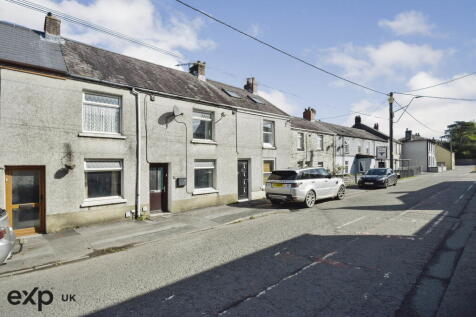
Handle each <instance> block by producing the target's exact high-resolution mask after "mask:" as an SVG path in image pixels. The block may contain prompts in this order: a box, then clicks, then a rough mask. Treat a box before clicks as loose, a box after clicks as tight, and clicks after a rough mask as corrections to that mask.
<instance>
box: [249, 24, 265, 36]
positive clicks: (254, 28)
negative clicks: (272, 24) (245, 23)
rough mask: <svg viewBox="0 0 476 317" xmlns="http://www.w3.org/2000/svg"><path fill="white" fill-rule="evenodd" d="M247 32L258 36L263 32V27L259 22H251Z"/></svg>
mask: <svg viewBox="0 0 476 317" xmlns="http://www.w3.org/2000/svg"><path fill="white" fill-rule="evenodd" d="M249 33H250V35H252V36H255V37H259V36H261V35H262V34H263V28H262V27H261V26H260V25H259V24H252V25H251V26H250V27H249Z"/></svg>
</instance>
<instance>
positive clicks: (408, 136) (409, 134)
mask: <svg viewBox="0 0 476 317" xmlns="http://www.w3.org/2000/svg"><path fill="white" fill-rule="evenodd" d="M411 140H412V130H408V128H407V130H406V131H405V141H411Z"/></svg>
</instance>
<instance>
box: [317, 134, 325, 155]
mask: <svg viewBox="0 0 476 317" xmlns="http://www.w3.org/2000/svg"><path fill="white" fill-rule="evenodd" d="M317 149H318V150H319V151H322V150H324V136H323V135H322V134H318V135H317Z"/></svg>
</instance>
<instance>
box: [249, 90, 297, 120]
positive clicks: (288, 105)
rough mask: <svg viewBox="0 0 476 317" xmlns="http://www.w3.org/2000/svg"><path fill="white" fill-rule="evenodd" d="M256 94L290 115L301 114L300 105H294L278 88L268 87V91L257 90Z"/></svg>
mask: <svg viewBox="0 0 476 317" xmlns="http://www.w3.org/2000/svg"><path fill="white" fill-rule="evenodd" d="M258 95H259V96H261V97H263V98H264V99H266V100H268V101H269V102H271V103H272V104H274V105H275V106H277V107H279V108H280V109H281V110H283V111H284V112H286V113H288V114H290V115H294V116H301V114H302V113H300V112H301V111H302V109H301V107H299V106H297V105H295V104H294V103H292V102H291V101H290V100H288V98H287V97H286V96H285V95H284V93H282V92H281V91H279V90H276V89H270V90H268V91H262V90H259V91H258Z"/></svg>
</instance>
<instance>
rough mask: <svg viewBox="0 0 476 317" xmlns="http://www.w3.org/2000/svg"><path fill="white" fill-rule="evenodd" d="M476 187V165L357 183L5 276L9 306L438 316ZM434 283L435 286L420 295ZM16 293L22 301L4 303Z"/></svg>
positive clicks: (2, 285) (55, 312)
mask: <svg viewBox="0 0 476 317" xmlns="http://www.w3.org/2000/svg"><path fill="white" fill-rule="evenodd" d="M475 192H476V173H471V170H470V169H469V168H458V169H457V170H456V171H452V172H446V173H441V174H426V175H423V176H419V177H414V178H410V179H406V180H402V181H400V182H399V183H398V185H397V186H395V187H390V188H387V189H376V190H353V191H349V194H348V196H347V197H346V198H345V199H344V200H342V201H336V200H327V201H323V202H320V203H318V204H317V205H316V206H315V207H314V208H311V209H300V208H289V206H285V207H283V208H282V209H280V210H278V211H277V212H276V213H274V214H271V215H268V216H263V217H257V218H254V219H249V220H246V221H241V222H238V223H234V224H227V225H223V226H220V227H217V228H213V229H211V230H205V231H200V232H194V233H191V234H177V235H176V236H173V237H170V238H166V239H164V240H163V241H157V242H153V243H149V244H145V245H142V246H138V247H135V248H132V249H128V250H125V251H122V252H117V253H112V254H107V255H103V256H98V257H95V258H92V259H88V260H85V261H81V262H77V263H72V264H67V265H63V266H58V267H54V268H49V269H45V270H39V271H35V272H32V273H27V274H22V275H17V276H11V277H4V278H1V279H0V312H3V313H2V315H3V316H6V315H7V314H8V316H36V315H39V312H38V310H39V309H40V306H39V302H42V303H43V304H42V305H41V310H42V312H43V313H44V314H47V315H48V316H78V315H88V314H93V315H98V316H111V315H112V316H131V313H132V314H135V315H154V316H319V315H322V316H329V315H332V316H393V315H395V314H397V315H402V316H403V315H412V314H417V313H421V314H420V315H428V316H430V315H432V314H434V313H436V310H437V308H438V306H439V304H440V302H441V301H442V298H443V295H444V292H445V289H446V286H447V285H448V282H449V279H450V278H451V275H452V274H451V273H452V271H453V270H454V267H455V265H456V262H457V260H458V257H459V255H460V254H461V252H460V251H458V250H461V249H462V247H461V245H459V244H461V243H462V244H463V246H464V243H465V242H466V240H467V238H468V237H469V234H470V233H471V232H472V230H473V229H474V223H472V222H468V223H466V222H465V219H466V218H467V216H468V215H471V214H472V213H476V208H475V210H473V208H471V206H472V205H471V204H472V203H474V201H475V200H474V196H475ZM472 198H473V199H472ZM471 199H472V200H471ZM468 224H470V225H468ZM468 232H469V233H468ZM451 239H453V240H454V241H453V240H451ZM445 242H448V243H449V242H453V243H454V248H455V249H454V250H456V251H454V250H453V251H454V252H456V253H454V256H453V257H452V259H453V260H448V262H447V263H446V265H444V268H445V269H446V270H449V271H450V274H449V275H447V276H442V277H440V278H438V279H437V280H436V281H437V282H436V284H435V283H433V284H432V279H433V277H432V273H431V272H432V271H431V270H432V269H436V270H437V269H438V268H439V267H438V265H440V266H441V263H439V262H438V261H435V257H437V256H438V257H439V256H443V255H444V251H445V250H444V245H445ZM458 246H459V249H458ZM440 262H441V261H440ZM428 281H429V282H428ZM416 285H423V286H422V288H417V287H416ZM425 285H428V287H429V290H430V291H429V293H428V292H427V293H424V294H423V293H422V292H421V289H423V290H424V289H425V287H426V286H425ZM35 287H37V288H38V289H37V290H36V291H35V292H34V293H33V294H32V296H30V297H28V294H30V293H31V291H32V290H33V289H34V288H35ZM14 290H18V291H19V293H15V294H14V295H11V296H13V300H12V301H13V302H14V303H18V304H17V305H13V304H11V303H9V302H8V300H7V296H8V294H9V293H10V292H11V291H14ZM432 290H436V291H434V292H433V291H432ZM23 291H24V292H23ZM39 291H42V293H39ZM47 291H49V292H51V293H48V292H47ZM39 294H41V296H40V297H41V300H40V301H39V300H38V299H39V296H38V295H39ZM69 294H72V295H74V297H73V299H72V300H70V299H71V298H70V296H69ZM62 295H63V296H62ZM15 296H16V297H15ZM17 297H21V298H20V299H18V298H17ZM50 298H51V300H50ZM25 299H26V300H25ZM63 300H66V301H63ZM48 302H51V303H49V304H47V303H48Z"/></svg>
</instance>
